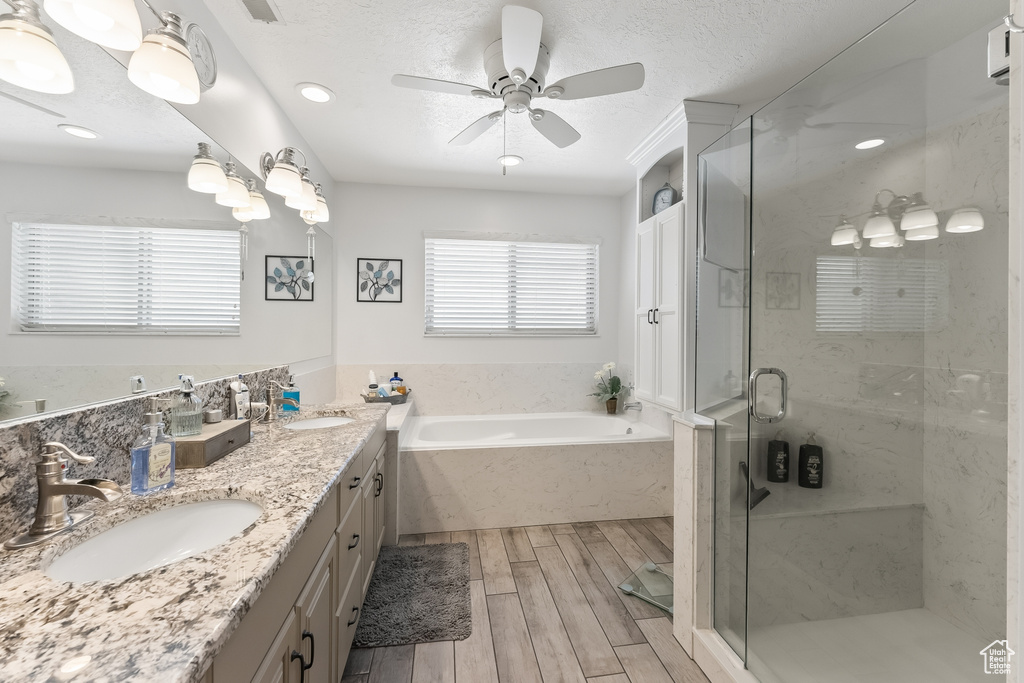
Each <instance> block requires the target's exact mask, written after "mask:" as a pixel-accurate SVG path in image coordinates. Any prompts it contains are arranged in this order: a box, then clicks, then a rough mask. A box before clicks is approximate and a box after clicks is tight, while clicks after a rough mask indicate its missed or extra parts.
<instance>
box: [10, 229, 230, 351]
mask: <svg viewBox="0 0 1024 683" xmlns="http://www.w3.org/2000/svg"><path fill="white" fill-rule="evenodd" d="M13 227H14V233H13V244H12V246H13V249H12V271H11V273H12V274H11V278H12V281H11V285H12V292H13V302H12V303H13V317H14V319H15V320H14V322H15V325H16V326H17V328H18V329H20V330H22V331H24V332H78V333H83V332H84V333H109V334H188V335H193V334H194V335H217V334H238V333H239V305H240V290H241V287H240V262H239V248H238V233H237V232H234V231H230V230H195V229H177V228H133V227H106V226H92V225H53V224H38V223H36V224H30V223H15V224H14V226H13Z"/></svg>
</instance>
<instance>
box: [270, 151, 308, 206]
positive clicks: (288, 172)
mask: <svg viewBox="0 0 1024 683" xmlns="http://www.w3.org/2000/svg"><path fill="white" fill-rule="evenodd" d="M264 186H265V187H266V188H267V190H268V191H269V192H273V193H274V194H278V195H281V196H282V197H294V196H296V195H301V194H302V176H300V175H299V167H298V166H296V165H295V150H294V149H293V148H291V147H285V148H284V149H282V150H281V151H280V152H279V153H278V155H277V160H275V161H274V167H273V168H272V169H271V170H270V173H268V174H267V179H266V182H265V183H264Z"/></svg>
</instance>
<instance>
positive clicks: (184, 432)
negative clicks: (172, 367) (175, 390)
mask: <svg viewBox="0 0 1024 683" xmlns="http://www.w3.org/2000/svg"><path fill="white" fill-rule="evenodd" d="M178 379H180V380H181V393H180V394H178V395H177V396H175V397H174V399H173V400H172V401H171V436H193V435H195V434H199V433H200V432H202V431H203V402H202V400H200V398H199V397H198V396H196V395H195V393H194V392H195V384H194V380H193V379H192V375H178Z"/></svg>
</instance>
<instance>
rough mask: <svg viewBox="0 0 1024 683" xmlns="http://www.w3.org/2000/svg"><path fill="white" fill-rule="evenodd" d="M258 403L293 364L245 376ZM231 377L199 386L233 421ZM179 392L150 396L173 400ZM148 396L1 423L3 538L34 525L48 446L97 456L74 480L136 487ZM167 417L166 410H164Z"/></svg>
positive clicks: (75, 470)
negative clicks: (135, 461) (133, 456)
mask: <svg viewBox="0 0 1024 683" xmlns="http://www.w3.org/2000/svg"><path fill="white" fill-rule="evenodd" d="M242 377H243V381H244V382H245V383H246V385H247V386H248V387H249V391H250V393H251V396H252V397H253V400H262V399H263V397H264V394H265V392H266V389H267V387H268V386H270V385H269V381H270V380H274V381H277V382H280V383H282V384H284V383H285V382H286V380H287V379H288V366H281V367H277V368H270V369H268V370H261V371H259V372H253V373H248V374H243V376H242ZM231 381H232V380H231V379H219V380H212V381H209V382H202V383H200V384H198V385H196V395H197V396H199V398H201V399H202V401H203V407H204V410H205V409H207V408H214V409H216V408H220V409H221V410H223V411H224V416H225V417H227V416H228V415H229V414H230V412H229V410H228V407H229V404H230V396H231V390H230V386H229V385H230V384H231ZM176 393H178V392H176V391H173V392H170V391H168V392H161V393H157V394H148V395H147V397H148V396H154V395H155V396H158V397H160V398H169V397H171V396H173V395H175V394H176ZM145 406H146V397H143V396H132V397H130V398H124V399H119V400H116V401H110V402H108V403H100V404H97V405H93V406H87V407H84V408H78V409H69V410H67V411H64V412H60V413H55V414H52V415H41V416H38V417H37V416H32V417H28V418H23V419H21V420H12V421H10V422H7V423H0V539H3V540H6V539H8V538H10V537H11V536H14V535H15V534H16V533H18V532H20V531H21V530H23V529H24V528H25V527H26V526H28V525H29V524H31V523H32V517H33V514H34V513H35V509H36V499H37V496H38V488H37V487H36V462H37V461H38V460H39V453H40V452H41V448H42V445H43V443H45V442H47V441H59V442H61V443H63V444H65V445H66V446H67V447H68V448H70V449H71V450H73V451H75V452H76V453H80V454H81V455H87V456H92V457H94V458H96V461H95V462H94V463H92V464H90V465H77V464H72V466H71V467H70V469H69V472H68V478H69V479H72V478H73V479H85V478H98V479H110V480H113V481H115V482H117V483H118V484H119V485H120V486H121V488H122V489H124V490H125V491H127V490H128V489H129V487H130V485H131V460H130V450H131V444H132V442H133V441H134V440H135V438H136V437H137V436H138V435H139V433H140V432H141V430H142V416H143V413H145V412H146V409H145ZM164 411H165V412H164V415H165V417H166V415H167V413H166V408H165V409H164ZM84 500H87V499H84V498H80V497H77V496H73V497H71V498H69V506H70V507H72V508H74V507H76V506H78V505H80V504H81V503H82V502H83V501H84Z"/></svg>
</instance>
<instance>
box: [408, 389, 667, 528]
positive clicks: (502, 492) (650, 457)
mask: <svg viewBox="0 0 1024 683" xmlns="http://www.w3.org/2000/svg"><path fill="white" fill-rule="evenodd" d="M590 377H591V378H593V369H591V370H590ZM406 425H407V427H408V429H409V430H410V431H409V436H408V438H403V440H402V453H401V460H402V491H401V496H402V500H401V509H400V511H399V517H400V528H401V532H402V533H403V534H405V533H430V532H435V531H460V530H463V529H482V528H498V527H508V526H531V525H538V524H561V523H568V522H571V521H573V520H577V521H579V520H609V519H633V518H641V517H660V516H664V515H666V514H668V512H669V511H670V510H671V509H672V441H671V436H670V434H669V433H666V432H660V431H658V430H656V429H654V428H652V427H650V426H649V425H646V424H644V423H641V422H635V421H630V420H626V419H624V418H621V417H613V416H609V415H599V414H595V413H581V414H578V413H548V414H536V415H500V416H499V415H494V416H473V415H464V416H455V417H414V418H409V419H408V420H407V422H406ZM627 430H629V431H631V432H632V433H627Z"/></svg>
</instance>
